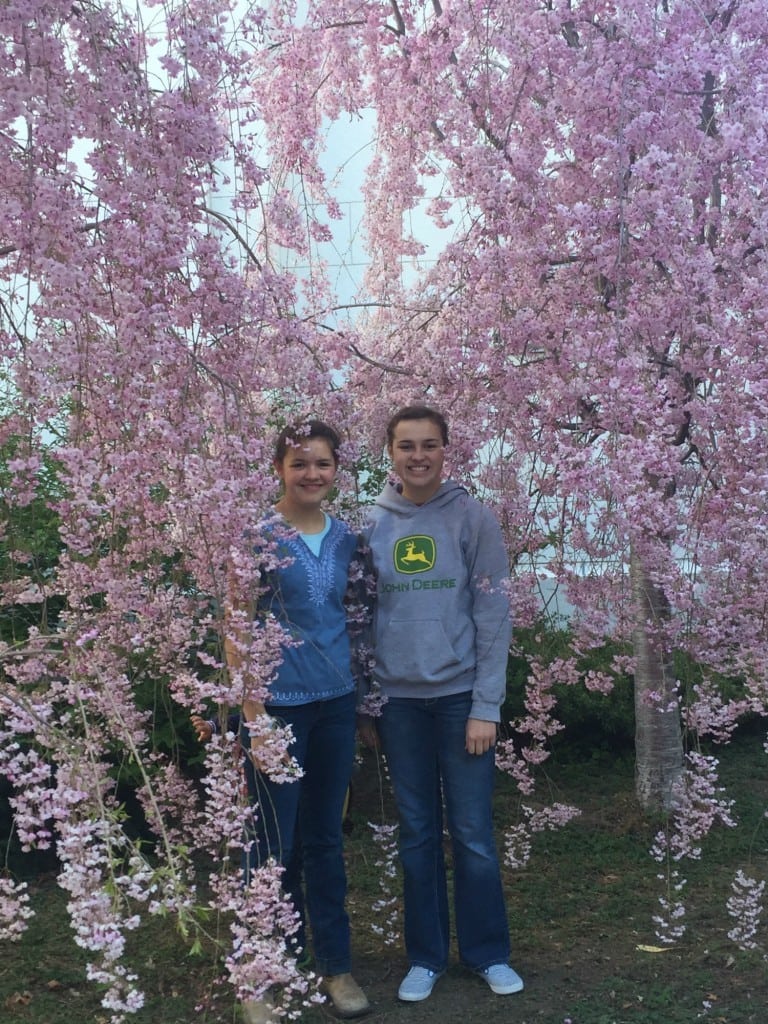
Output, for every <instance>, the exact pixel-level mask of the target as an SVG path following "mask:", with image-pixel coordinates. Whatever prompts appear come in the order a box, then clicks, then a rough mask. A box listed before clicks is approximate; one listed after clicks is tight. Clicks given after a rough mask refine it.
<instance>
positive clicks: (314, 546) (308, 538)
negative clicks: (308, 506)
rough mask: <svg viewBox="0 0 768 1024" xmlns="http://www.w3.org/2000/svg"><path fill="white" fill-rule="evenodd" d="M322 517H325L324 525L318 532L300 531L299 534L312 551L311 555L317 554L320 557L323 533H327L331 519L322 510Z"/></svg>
mask: <svg viewBox="0 0 768 1024" xmlns="http://www.w3.org/2000/svg"><path fill="white" fill-rule="evenodd" d="M323 517H324V519H325V525H324V526H323V528H322V530H321V531H320V533H300V534H299V536H300V537H301V539H302V540H303V541H304V543H305V544H306V545H307V547H308V548H309V550H310V551H311V552H312V554H313V555H317V557H318V558H319V557H320V548H321V547H322V546H323V538H324V537H325V535H326V534H327V533H328V531H329V530H330V528H331V520H330V519H329V518H328V516H327V515H326V514H325V512H323Z"/></svg>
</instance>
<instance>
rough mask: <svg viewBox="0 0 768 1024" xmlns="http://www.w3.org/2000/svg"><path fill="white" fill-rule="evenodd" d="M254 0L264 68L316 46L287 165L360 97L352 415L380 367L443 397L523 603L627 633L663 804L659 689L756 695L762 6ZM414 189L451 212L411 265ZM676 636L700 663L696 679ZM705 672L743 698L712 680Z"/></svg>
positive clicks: (760, 690)
mask: <svg viewBox="0 0 768 1024" xmlns="http://www.w3.org/2000/svg"><path fill="white" fill-rule="evenodd" d="M273 16H274V17H275V19H276V20H277V27H275V28H273V29H272V30H271V31H272V32H273V35H274V36H275V38H276V39H279V40H280V41H281V42H280V45H276V47H275V51H274V59H275V62H276V65H277V68H276V71H275V73H274V76H273V78H272V79H271V81H272V82H273V83H276V82H278V81H279V80H280V76H281V75H285V74H287V73H288V69H290V68H291V67H293V66H294V65H295V64H296V63H299V62H300V63H301V64H302V66H303V67H309V68H311V69H313V71H314V74H306V75H305V76H304V77H303V79H302V82H301V85H300V87H297V90H296V93H295V98H296V111H302V112H303V115H301V116H303V117H304V118H306V117H307V116H309V115H308V114H307V111H310V112H311V115H312V116H313V117H314V121H313V123H314V124H315V126H316V127H315V130H314V131H311V130H308V129H307V126H306V123H305V122H302V123H301V124H300V125H297V130H296V132H295V133H287V134H288V137H287V138H285V139H284V140H283V141H284V145H285V148H284V149H283V152H284V154H285V159H286V161H288V160H289V159H290V156H289V154H290V153H293V159H294V164H293V166H294V169H295V170H297V171H298V169H299V168H300V166H302V165H303V163H304V161H305V160H306V161H307V162H308V163H310V164H311V165H313V166H317V165H318V163H319V160H318V156H317V148H318V145H319V143H320V141H321V140H322V134H321V133H320V132H319V131H318V130H317V126H318V124H319V122H320V121H321V119H322V117H326V118H332V117H335V116H338V111H339V108H340V107H341V108H342V109H347V110H350V111H352V112H359V111H362V110H365V109H369V110H373V111H374V112H375V116H376V132H375V149H376V151H375V158H374V159H373V160H372V162H371V165H370V173H369V178H368V181H367V184H366V198H367V204H368V205H367V221H366V224H367V232H368V241H369V247H370V251H371V257H372V264H371V270H370V273H369V276H368V281H367V294H366V297H367V298H368V299H370V300H371V301H375V302H377V303H378V304H379V305H378V310H377V312H376V313H375V315H371V316H369V317H368V319H367V321H366V322H365V323H361V321H360V318H359V317H358V318H357V320H356V321H355V324H354V325H353V326H354V327H355V329H356V331H357V334H356V336H355V338H354V340H353V341H352V342H351V348H352V350H353V351H355V352H357V353H361V354H362V355H364V356H366V357H368V359H367V361H366V362H365V363H364V364H363V365H362V366H360V365H359V364H356V365H355V367H354V370H353V376H352V386H353V387H355V388H357V389H358V391H359V394H360V396H361V400H362V401H365V395H366V394H373V395H374V403H375V404H374V408H373V410H372V413H371V414H370V415H369V416H368V417H366V421H367V422H370V423H371V424H372V428H371V436H372V437H375V436H376V432H377V431H378V432H379V434H380V427H381V419H382V416H383V415H384V412H383V411H382V406H383V405H386V403H382V402H381V400H380V398H379V389H380V388H382V389H384V391H385V393H386V394H387V395H388V396H390V398H391V401H396V400H398V399H401V398H406V397H414V396H421V397H423V398H428V399H432V400H434V401H435V402H438V403H440V404H442V405H444V406H445V407H446V408H447V409H448V411H449V412H450V413H451V414H452V417H453V420H454V444H453V456H454V469H455V470H456V471H457V472H459V473H464V474H466V476H467V477H468V478H469V479H471V480H472V481H474V482H475V485H476V486H477V487H478V488H479V489H480V490H481V492H482V493H483V494H484V495H486V496H487V497H488V498H489V500H494V501H495V502H496V503H497V505H498V508H499V510H500V513H501V515H502V517H503V520H504V522H505V525H506V528H507V531H508V536H509V541H510V548H511V550H512V552H513V554H514V556H515V561H516V566H517V570H518V577H517V582H516V587H515V596H516V601H517V603H518V604H519V606H520V612H521V614H523V613H524V609H525V607H526V606H527V604H528V598H529V590H530V586H531V582H532V581H533V580H534V579H535V574H536V573H537V572H546V573H547V574H551V575H552V576H553V578H554V579H555V580H557V581H558V582H559V583H560V585H561V586H562V587H563V589H564V590H565V592H566V594H567V597H568V600H569V601H570V603H571V604H572V605H573V606H574V608H575V611H574V615H573V625H574V629H575V631H576V634H577V637H578V643H579V644H580V645H582V647H583V646H584V645H587V646H588V645H590V644H592V643H594V642H595V641H600V640H602V638H603V637H604V636H605V635H606V634H608V633H613V634H614V635H616V636H618V637H621V636H623V637H626V638H627V640H628V641H629V642H630V643H631V646H632V659H631V664H632V667H633V670H634V673H635V678H636V684H637V718H638V793H639V795H640V797H641V799H642V801H643V803H644V804H646V805H648V806H651V805H666V804H667V803H668V800H669V795H670V793H671V790H672V788H673V786H674V784H675V782H676V781H677V779H678V777H679V775H680V772H681V770H682V764H683V744H682V738H681V728H680V708H679V701H680V699H681V697H683V696H685V698H686V714H687V716H688V719H687V722H688V724H690V725H691V731H692V732H695V733H696V735H697V736H699V737H701V736H704V735H707V734H712V733H716V734H718V735H722V734H723V733H727V731H728V729H729V728H730V727H731V726H732V724H733V722H734V721H735V720H736V719H737V718H738V716H739V715H740V714H741V713H743V712H744V711H745V710H747V709H748V708H749V709H758V710H759V709H762V707H763V698H764V679H765V667H766V662H765V628H764V619H763V602H762V597H761V593H762V591H763V586H764V581H765V555H764V543H763V537H764V532H765V521H766V519H765V511H766V509H765V486H764V484H765V479H766V462H765V453H764V450H763V449H764V446H763V445H762V443H761V440H760V438H761V435H762V431H763V422H762V421H763V415H764V408H765V407H764V402H763V392H764V390H765V386H764V384H763V380H764V378H765V362H764V360H765V346H764V344H763V342H764V340H765V303H764V296H765V277H764V275H765V252H764V242H765V238H764V231H765V213H764V209H763V205H764V204H763V203H762V199H763V189H764V183H765V168H764V165H763V157H762V153H763V145H762V143H763V141H764V139H765V131H766V112H765V102H764V99H765V83H766V78H765V67H764V58H765V55H766V50H765V47H766V38H765V33H764V29H763V19H762V13H761V10H760V8H759V6H758V5H756V4H754V3H749V2H746V3H741V2H733V3H719V2H716V0H708V2H706V3H703V4H689V3H679V2H674V0H669V2H666V3H658V4H650V5H649V4H647V3H640V2H637V3H634V2H615V3H602V2H595V3H582V2H575V0H570V2H562V3H559V2H557V0H552V2H549V3H518V4H509V3H504V4H502V3H499V4H496V3H483V4H474V3H465V4H460V5H459V4H451V5H445V6H443V5H441V4H440V3H439V2H438V0H434V2H431V3H397V2H394V0H393V2H391V3H380V4H379V3H370V4H364V5H360V4H343V3H342V4H338V3H334V4H333V5H332V9H331V6H327V5H325V4H322V3H316V4H311V5H309V11H308V14H307V18H306V21H305V22H304V23H303V24H302V26H301V27H300V28H297V27H296V22H295V18H294V14H293V11H292V8H291V6H290V5H285V6H283V5H280V4H276V5H274V9H273ZM277 91H279V90H277ZM280 95H281V96H282V95H283V93H282V92H281V93H280ZM298 116H299V114H298V113H297V117H298ZM424 209H426V212H427V213H429V214H430V215H431V216H432V218H433V219H434V222H435V224H436V225H437V226H438V227H441V228H445V227H446V225H452V233H453V238H452V241H450V243H449V244H446V245H445V246H444V248H443V249H442V251H440V252H439V254H438V256H437V258H436V259H435V260H431V261H427V262H426V263H424V262H420V261H419V255H420V254H421V255H427V256H428V255H429V253H428V251H427V250H426V247H425V246H424V245H423V243H422V240H421V239H420V238H419V237H416V236H414V235H413V234H411V233H410V232H409V231H408V230H407V225H408V222H409V215H410V214H413V213H414V211H418V210H424ZM526 570H527V571H526ZM675 648H681V649H683V650H686V651H689V652H690V653H691V654H692V656H693V657H695V659H696V660H697V662H698V663H699V664H700V665H701V667H702V671H703V676H702V679H701V682H700V684H699V685H698V687H697V689H696V691H695V693H692V694H685V695H683V694H681V693H680V692H679V688H678V681H677V680H676V679H675V677H674V669H673V666H672V663H671V652H672V651H673V649H675ZM719 673H728V674H731V675H737V676H739V677H740V678H742V679H743V681H744V697H743V700H740V701H735V702H732V703H730V704H728V705H727V706H720V705H718V704H717V702H716V696H715V692H714V690H713V685H712V681H713V680H714V679H715V678H716V676H717V674H719Z"/></svg>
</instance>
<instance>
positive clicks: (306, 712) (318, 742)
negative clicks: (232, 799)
mask: <svg viewBox="0 0 768 1024" xmlns="http://www.w3.org/2000/svg"><path fill="white" fill-rule="evenodd" d="M355 703H356V698H355V694H354V693H349V694H346V695H345V696H343V697H336V698H333V699H332V700H325V701H314V702H313V703H310V704H300V705H296V706H288V705H281V706H279V707H278V706H276V705H269V707H268V708H267V711H268V713H269V714H270V715H272V716H273V717H274V718H276V719H278V720H279V721H280V722H281V723H285V724H287V725H290V726H291V728H292V730H293V736H294V740H293V742H292V743H291V745H290V747H289V753H290V754H291V755H292V756H293V757H294V758H295V759H296V761H297V762H298V763H299V765H301V767H302V769H303V770H304V775H303V777H302V778H301V779H298V780H297V781H295V782H272V781H271V780H270V778H269V776H267V775H264V774H263V773H262V772H258V771H255V770H254V767H253V764H252V762H251V761H250V759H249V758H248V757H246V759H245V776H246V781H247V784H248V792H249V795H250V799H251V803H252V805H253V807H254V813H253V824H252V828H253V837H254V839H255V842H254V843H253V845H252V847H251V850H250V853H249V855H248V859H247V862H246V864H245V865H244V867H245V875H246V880H247V879H248V877H249V874H250V871H252V870H253V869H254V868H256V867H258V865H259V864H263V863H265V861H266V860H267V859H268V858H270V857H272V858H274V859H275V860H277V861H278V862H279V863H280V864H282V865H283V867H284V869H285V871H284V874H283V879H282V882H283V888H284V890H285V892H286V893H287V894H288V896H289V897H290V898H291V901H292V903H293V905H294V908H295V909H296V910H297V911H298V912H299V914H300V916H301V920H302V926H301V928H300V930H299V933H298V935H297V936H296V942H297V944H298V945H299V946H301V947H302V948H305V946H306V941H305V929H304V911H305V898H304V897H305V895H306V913H307V916H308V918H309V925H310V929H311V932H312V947H313V951H314V955H315V966H316V970H317V972H318V974H322V975H325V976H331V975H334V974H346V973H347V972H348V971H349V970H350V964H351V954H350V933H349V917H348V916H347V912H346V909H345V906H344V903H345V900H346V895H347V876H346V871H345V869H344V851H343V834H342V818H343V814H344V801H345V799H346V795H347V789H348V787H349V780H350V776H351V774H352V765H353V760H354V753H355ZM240 738H241V742H242V743H243V747H244V749H245V750H248V749H249V748H250V737H249V735H248V731H247V728H246V727H245V726H243V728H242V730H241V737H240ZM302 873H303V876H304V886H303V889H304V891H302Z"/></svg>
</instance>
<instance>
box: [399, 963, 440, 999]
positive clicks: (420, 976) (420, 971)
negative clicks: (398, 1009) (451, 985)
mask: <svg viewBox="0 0 768 1024" xmlns="http://www.w3.org/2000/svg"><path fill="white" fill-rule="evenodd" d="M442 974H443V972H442V971H439V972H438V971H430V969H429V968H428V967H412V968H411V969H410V971H408V973H407V974H406V976H405V977H404V978H403V980H402V982H401V983H400V988H399V989H398V990H397V998H398V999H402V1000H403V1002H405V1003H419V1002H421V1000H422V999H427V998H428V997H429V996H431V995H432V989H433V988H434V987H435V982H436V981H437V980H438V978H440V977H442Z"/></svg>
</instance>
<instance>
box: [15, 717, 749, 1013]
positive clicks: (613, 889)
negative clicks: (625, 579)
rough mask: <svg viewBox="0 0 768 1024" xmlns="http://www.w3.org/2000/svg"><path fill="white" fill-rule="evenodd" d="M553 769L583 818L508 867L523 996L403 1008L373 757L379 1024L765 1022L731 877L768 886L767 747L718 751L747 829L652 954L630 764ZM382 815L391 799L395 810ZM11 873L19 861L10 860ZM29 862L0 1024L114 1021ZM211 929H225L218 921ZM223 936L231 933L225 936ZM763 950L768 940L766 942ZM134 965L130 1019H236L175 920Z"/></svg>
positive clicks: (373, 966)
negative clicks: (139, 996)
mask: <svg viewBox="0 0 768 1024" xmlns="http://www.w3.org/2000/svg"><path fill="white" fill-rule="evenodd" d="M558 756H559V758H560V761H559V763H555V764H553V765H551V766H550V767H548V769H547V777H546V780H544V781H543V783H542V786H543V789H542V792H547V790H548V791H549V795H551V796H552V797H553V798H555V799H557V800H560V801H562V802H565V803H573V804H575V805H576V806H579V807H580V808H581V809H582V814H581V816H580V817H579V818H578V819H577V820H575V821H574V822H573V823H571V825H569V826H567V827H566V828H565V829H563V830H561V831H558V832H551V833H544V834H540V835H538V836H537V837H536V841H535V844H534V848H533V855H532V857H531V861H530V863H529V865H528V866H527V867H526V868H525V869H523V870H521V871H512V870H510V869H506V868H505V872H504V875H505V886H506V891H507V896H508V910H509V919H510V927H511V932H512V937H513V956H512V962H513V964H514V965H515V967H517V969H518V970H519V971H520V973H521V974H522V975H523V976H524V978H525V981H526V989H525V991H524V992H523V993H522V994H520V995H519V996H514V997H508V998H506V999H503V998H499V997H493V996H490V994H489V993H487V990H485V987H484V986H483V985H482V983H481V982H479V981H478V980H477V979H474V978H471V977H470V976H469V975H468V973H467V972H466V971H464V970H463V969H462V968H461V967H459V966H458V965H454V966H453V967H452V968H451V969H450V971H449V972H448V975H447V976H446V978H445V979H444V980H442V981H441V982H440V983H439V985H438V986H437V988H436V989H435V993H434V995H433V996H432V998H431V999H430V1000H428V1001H427V1002H426V1003H424V1004H418V1005H413V1006H405V1005H404V1004H399V1003H398V1002H397V1000H396V999H395V990H396V986H397V982H398V980H399V974H400V972H401V970H403V969H404V967H405V961H404V956H403V951H402V949H394V950H391V949H387V948H384V947H383V946H382V944H381V941H380V940H379V939H378V937H377V936H375V935H374V934H373V932H372V931H371V928H370V918H371V913H370V909H369V908H370V906H371V903H372V901H373V900H374V899H376V898H377V896H378V869H377V868H376V867H375V861H376V859H377V857H378V853H377V851H376V849H375V847H374V845H373V843H372V840H371V837H370V831H369V829H368V827H367V821H368V820H373V821H378V820H380V793H379V785H378V780H377V777H376V770H375V766H374V764H373V762H372V761H371V759H370V758H369V757H366V759H365V760H364V763H363V766H362V768H361V770H360V772H359V773H358V776H357V778H356V781H355V787H354V800H353V806H352V818H353V822H354V827H353V829H352V832H351V834H350V835H349V836H348V840H347V857H348V865H349V876H350V896H349V908H350V915H351V918H352V922H353V931H354V952H355V958H356V967H355V971H356V974H357V976H358V977H359V980H360V981H361V982H362V983H363V985H364V987H365V988H366V990H367V991H368V993H369V996H370V997H371V999H372V1001H373V1003H374V1013H373V1015H372V1016H371V1018H369V1020H371V1021H383V1020H386V1021H388V1022H390V1024H401V1022H403V1021H405V1019H406V1017H407V1018H408V1022H409V1024H428V1022H430V1021H433V1022H434V1024H454V1022H455V1024H459V1022H461V1024H464V1022H465V1021H474V1020H478V1021H480V1020H482V1021H484V1024H501V1022H504V1024H507V1022H510V1021H512V1022H514V1024H565V1022H567V1021H570V1022H572V1024H694V1022H698V1021H707V1022H714V1024H763V1022H764V1020H765V1014H766V1006H768V966H767V965H766V960H765V959H764V957H763V952H764V950H763V951H757V952H752V953H749V954H746V953H742V952H740V951H739V950H738V949H737V948H736V947H735V946H734V945H733V944H732V943H731V942H730V941H729V940H728V938H727V931H728V929H729V928H730V927H731V922H730V919H729V918H728V916H727V914H726V912H725V901H726V899H727V898H728V896H729V894H730V882H731V880H732V878H733V875H734V873H735V871H736V869H737V868H739V867H741V868H743V869H745V870H747V871H749V872H750V873H752V874H753V875H754V876H755V877H758V878H765V877H766V876H768V820H766V819H765V817H764V813H765V809H766V806H768V759H766V757H765V753H764V752H763V750H762V746H761V740H760V737H758V736H757V735H744V736H742V737H741V738H739V739H738V740H737V741H736V742H734V743H733V744H732V745H731V746H730V747H728V748H725V749H724V750H723V751H721V752H720V757H721V759H722V762H723V772H722V774H723V779H724V781H725V782H726V783H727V785H728V786H729V787H732V789H731V795H732V796H734V797H735V800H736V804H735V814H736V816H737V817H738V818H739V819H740V821H741V827H740V828H739V829H725V828H718V829H717V830H716V831H715V832H714V833H713V834H712V835H711V836H710V837H709V838H708V839H707V840H706V841H705V843H704V854H703V857H702V860H701V861H700V862H692V863H686V864H684V865H682V866H681V873H682V874H683V875H684V876H685V877H686V878H687V880H688V882H687V885H686V889H685V893H684V897H685V902H686V904H687V915H686V921H687V925H688V930H687V932H686V935H685V937H684V938H683V939H682V940H681V941H680V942H679V943H678V944H677V945H675V946H674V947H673V948H671V949H668V950H665V951H664V952H653V951H649V950H648V949H643V948H642V947H653V946H656V945H657V940H656V937H655V935H654V928H653V924H652V921H651V918H652V915H653V914H654V913H655V912H656V910H657V897H658V895H659V891H660V890H659V885H658V882H657V879H656V877H655V876H656V865H655V864H654V863H653V861H652V860H651V858H650V856H649V853H648V851H649V848H650V845H651V842H652V840H653V836H654V834H655V831H656V828H657V825H656V824H654V823H652V822H649V821H646V820H645V819H644V818H643V816H642V815H641V814H640V812H639V811H638V809H637V807H636V804H635V801H634V797H633V773H632V765H631V763H630V762H629V761H628V760H617V761H615V762H613V763H611V762H609V761H607V760H606V759H605V758H604V757H602V758H601V759H600V760H599V762H598V761H595V762H589V763H586V764H585V763H579V762H571V763H569V762H567V761H565V760H563V759H562V758H563V754H562V753H561V754H559V755H558ZM519 803H520V798H519V795H518V794H517V792H516V790H515V789H514V787H513V786H512V784H511V783H510V782H509V781H508V780H506V779H501V780H500V784H499V787H498V793H497V801H496V814H497V820H498V828H499V835H500V836H501V834H502V832H503V829H504V826H505V824H506V823H507V822H509V821H510V820H514V819H515V817H516V815H517V814H518V810H519ZM386 804H387V809H388V813H389V812H391V804H390V803H389V801H386ZM15 863H16V865H17V866H21V863H22V862H19V861H16V862H15ZM40 867H41V865H40V863H39V862H34V861H31V860H30V861H29V862H28V863H27V869H28V871H29V881H30V884H31V889H32V901H33V906H34V909H35V910H36V911H37V915H36V917H35V918H34V919H33V921H32V922H31V926H30V929H29V931H28V932H27V934H26V935H25V937H24V938H23V940H22V941H21V942H20V943H16V944H5V945H4V947H3V953H2V959H0V1019H2V1021H3V1022H4V1024H73V1022H75V1024H101V1022H105V1021H107V1020H108V1018H109V1014H108V1012H107V1011H105V1010H104V1009H103V1008H102V1007H101V1006H100V993H99V991H98V989H97V988H96V987H95V986H93V985H92V984H90V983H88V982H87V981H86V980H85V969H84V966H85V960H86V957H85V954H84V953H83V952H82V951H81V950H79V949H78V948H77V946H76V945H75V944H74V942H73V939H72V933H71V931H70V928H69V924H68V920H67V915H66V898H65V894H63V893H62V892H61V890H60V889H59V888H58V887H57V886H56V884H55V878H54V875H53V873H52V872H50V870H48V871H41V870H40ZM208 926H209V928H211V929H212V928H215V926H216V922H215V920H209V921H208ZM221 929H222V934H223V935H224V936H225V935H226V929H225V928H224V927H223V924H222V925H221ZM762 939H763V943H764V946H765V945H768V943H766V941H765V929H764V930H763V935H762ZM129 949H130V958H131V963H132V966H133V967H134V969H135V970H136V972H137V973H138V974H139V975H140V977H141V979H142V985H143V988H144V991H145V994H146V1005H145V1007H144V1009H143V1010H142V1011H141V1012H139V1013H138V1014H136V1016H135V1017H134V1018H132V1019H133V1020H135V1021H136V1024H150V1022H151V1024H157V1022H162V1024H181V1022H187V1021H200V1022H224V1021H232V1022H234V1021H237V1020H238V1012H237V1008H236V1006H235V1003H234V999H233V997H232V993H231V991H230V990H229V989H228V987H227V985H226V984H225V983H222V981H221V972H222V965H221V950H220V949H218V950H217V947H216V944H215V943H214V942H212V941H204V942H203V945H202V950H201V952H200V954H199V955H196V956H191V955H190V953H189V951H188V949H187V947H186V945H185V943H184V942H183V941H182V939H181V937H180V935H179V933H178V931H177V929H176V928H175V926H174V922H173V921H172V920H170V919H165V920H156V921H152V922H150V923H149V924H148V925H146V926H143V927H142V928H141V929H140V930H139V931H138V932H137V933H134V934H133V935H132V936H131V938H130V943H129ZM329 1019H330V1016H329V1013H328V1010H327V1009H326V1008H320V1009H315V1010H311V1011H307V1012H305V1014H304V1016H303V1018H302V1020H303V1021H305V1022H306V1024H320V1022H324V1021H326V1022H327V1021H328V1020H329Z"/></svg>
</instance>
